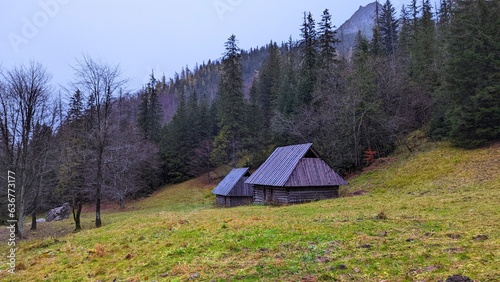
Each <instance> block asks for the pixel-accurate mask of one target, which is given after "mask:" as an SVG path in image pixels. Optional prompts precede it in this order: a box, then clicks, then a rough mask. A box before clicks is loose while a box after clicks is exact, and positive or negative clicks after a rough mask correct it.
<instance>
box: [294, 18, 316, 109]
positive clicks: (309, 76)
mask: <svg viewBox="0 0 500 282" xmlns="http://www.w3.org/2000/svg"><path fill="white" fill-rule="evenodd" d="M300 31H301V37H302V39H301V40H300V42H299V48H300V51H301V54H302V62H301V67H300V79H299V84H298V89H297V99H296V102H297V103H298V105H296V108H299V107H300V106H302V105H309V104H310V103H311V102H312V99H313V91H314V87H315V85H316V80H317V76H316V75H317V73H316V69H317V65H316V63H317V60H318V58H317V57H318V51H317V47H318V37H317V33H316V23H315V21H314V18H313V16H312V14H311V13H310V12H309V13H307V14H306V13H305V12H304V21H303V23H302V28H301V29H300Z"/></svg>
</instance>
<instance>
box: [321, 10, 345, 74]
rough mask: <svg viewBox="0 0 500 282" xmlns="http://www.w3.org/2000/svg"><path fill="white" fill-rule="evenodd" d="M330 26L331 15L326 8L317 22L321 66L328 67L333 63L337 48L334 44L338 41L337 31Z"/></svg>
mask: <svg viewBox="0 0 500 282" xmlns="http://www.w3.org/2000/svg"><path fill="white" fill-rule="evenodd" d="M334 28H335V26H332V16H331V15H330V12H329V11H328V9H325V10H324V11H323V15H322V16H321V22H320V23H319V32H318V34H319V36H318V37H319V54H320V56H319V58H320V60H321V65H322V68H329V67H330V66H331V64H332V63H334V61H335V59H336V56H337V50H336V48H335V45H336V44H338V43H339V42H340V41H339V40H338V39H337V37H336V36H337V31H336V30H334Z"/></svg>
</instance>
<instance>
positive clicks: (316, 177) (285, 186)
mask: <svg viewBox="0 0 500 282" xmlns="http://www.w3.org/2000/svg"><path fill="white" fill-rule="evenodd" d="M245 183H247V184H252V185H253V202H254V203H255V204H263V203H275V204H295V203H303V202H310V201H315V200H321V199H330V198H336V197H338V196H339V185H347V184H348V183H347V181H345V180H344V179H343V178H342V177H341V176H340V175H339V174H338V173H336V172H335V171H334V170H333V169H332V168H331V167H330V165H328V164H327V163H326V162H325V161H324V160H322V159H321V158H320V156H319V154H318V153H317V152H316V151H315V150H314V149H313V148H312V143H307V144H299V145H292V146H286V147H278V148H276V150H274V152H273V153H272V154H271V156H269V158H268V159H267V160H266V161H265V162H264V163H263V164H262V165H261V166H260V167H259V168H258V169H257V170H256V171H255V172H254V173H253V174H252V175H251V176H250V177H248V179H247V181H246V182H245Z"/></svg>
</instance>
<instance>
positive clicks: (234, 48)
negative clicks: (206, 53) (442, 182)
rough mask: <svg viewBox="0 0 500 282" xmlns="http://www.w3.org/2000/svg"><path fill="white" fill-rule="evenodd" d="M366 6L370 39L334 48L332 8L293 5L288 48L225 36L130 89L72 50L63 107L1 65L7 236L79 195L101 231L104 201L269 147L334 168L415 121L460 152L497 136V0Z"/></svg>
mask: <svg viewBox="0 0 500 282" xmlns="http://www.w3.org/2000/svg"><path fill="white" fill-rule="evenodd" d="M376 7H377V10H376V15H377V16H376V19H375V20H374V24H373V36H371V37H370V39H368V37H367V36H365V35H363V34H362V33H361V32H359V33H358V35H357V37H356V43H355V47H353V50H352V52H350V53H349V54H350V55H349V56H347V57H341V56H339V55H338V52H337V51H336V46H338V44H339V41H338V37H337V35H336V33H335V27H334V26H332V23H331V15H330V12H329V11H328V10H325V11H324V12H323V14H322V15H321V17H320V19H319V21H318V22H316V21H315V19H314V17H313V15H311V14H310V13H304V15H303V19H302V24H301V29H300V30H301V37H300V39H299V40H298V41H293V40H291V39H290V40H289V41H288V42H287V43H281V44H279V45H278V44H277V43H276V42H270V43H269V44H268V45H266V46H264V47H261V48H255V49H251V50H250V51H244V50H240V48H239V47H238V41H237V40H236V37H235V36H234V35H232V36H230V37H229V39H228V41H227V42H226V43H225V45H224V47H225V53H224V55H223V57H222V59H221V60H220V61H208V63H203V64H201V65H196V66H195V67H194V69H193V70H192V71H191V70H190V69H189V68H188V67H186V68H184V69H183V70H182V71H181V73H180V74H176V75H175V76H174V77H173V78H170V79H168V80H167V79H166V78H165V77H164V76H163V77H162V78H161V79H160V80H157V79H156V77H155V75H154V74H153V73H152V74H151V79H150V82H149V83H148V84H147V85H145V86H144V88H143V89H142V90H140V91H139V92H138V93H136V94H133V95H132V94H128V93H125V92H124V91H123V85H124V83H125V81H124V80H123V79H122V78H121V73H120V70H119V69H118V68H117V67H114V66H110V65H107V64H105V63H102V62H99V61H95V60H93V59H91V58H88V57H85V56H84V57H83V59H82V60H81V61H77V63H76V64H75V66H74V70H75V79H74V83H72V84H71V85H70V86H68V88H67V91H66V92H67V93H68V94H67V97H68V98H69V99H68V102H67V103H63V102H61V99H60V98H59V99H52V98H51V97H53V96H54V95H52V93H53V92H54V89H52V88H51V87H50V86H49V85H50V84H49V81H50V75H49V74H48V73H47V72H46V70H45V69H44V68H43V67H42V66H41V65H40V64H37V63H31V64H30V65H29V66H27V67H17V68H14V69H12V70H5V71H3V72H2V73H1V76H0V94H1V95H0V137H1V139H0V149H1V150H0V156H1V160H2V161H1V163H0V166H1V169H2V171H5V172H7V170H11V171H14V172H15V173H16V218H18V220H19V226H18V229H19V230H18V234H19V235H20V236H22V234H23V230H22V222H23V220H24V216H25V215H29V216H31V217H32V220H33V224H32V228H33V226H35V228H36V224H35V222H36V216H37V212H38V213H39V212H42V211H45V210H47V209H48V208H50V207H53V206H55V205H58V204H61V203H62V202H64V201H69V202H70V203H71V205H72V207H73V217H74V221H75V224H76V225H75V226H76V229H80V228H81V224H80V221H79V215H80V213H81V209H82V205H83V204H85V203H93V204H95V207H96V222H95V223H96V226H100V224H101V217H100V205H101V201H114V202H116V203H118V204H120V206H121V207H123V206H124V203H125V200H126V199H127V198H131V197H139V196H144V195H148V194H150V193H151V192H153V191H154V190H155V189H157V188H158V187H159V186H160V185H162V184H164V183H174V182H180V181H184V180H187V179H189V178H192V177H195V176H198V175H201V174H204V173H207V172H209V171H211V170H213V169H214V168H215V167H217V166H219V165H231V166H237V165H242V164H244V165H249V166H252V167H257V166H258V165H260V164H261V163H262V162H263V161H264V160H265V158H266V157H267V156H268V154H269V153H270V152H271V151H272V149H273V148H274V147H275V146H279V145H287V144H293V143H303V142H314V144H315V148H316V149H317V150H318V151H319V152H320V153H321V154H322V156H324V157H325V159H326V160H327V161H328V162H329V163H330V164H331V165H332V166H334V167H335V168H336V169H338V170H339V171H341V172H344V173H346V172H349V171H353V170H356V169H359V168H361V167H363V166H365V165H366V162H365V160H364V153H366V152H367V151H370V152H374V151H375V152H376V154H377V156H378V157H381V156H385V155H387V154H389V153H390V152H391V151H392V150H393V149H394V148H395V146H396V145H397V143H398V141H400V140H401V139H402V137H403V136H405V135H407V134H408V133H410V132H412V131H414V130H416V129H422V130H423V131H425V132H426V133H427V135H428V136H430V137H431V138H433V139H435V140H449V141H451V142H452V143H453V144H454V145H456V146H461V147H466V148H474V147H477V146H482V145H485V144H488V143H490V142H492V141H495V140H498V139H500V94H499V90H500V71H499V61H500V46H499V45H500V36H499V31H498V26H500V17H498V14H499V12H500V3H499V1H488V0H477V1H464V0H441V1H440V6H439V7H433V6H432V5H431V3H430V1H429V0H423V1H418V2H417V0H413V1H411V3H410V5H409V6H407V7H402V9H401V11H400V12H399V13H397V12H396V9H395V8H394V7H393V6H392V4H391V3H390V1H386V2H385V3H383V4H382V5H376ZM63 108H66V110H64V109H63ZM6 176H7V173H2V175H1V176H0V180H1V181H2V183H3V184H2V186H3V187H7V185H6V181H7V179H6ZM2 193H3V194H2V197H1V199H2V201H3V202H2V205H3V204H7V203H6V199H7V197H6V195H5V194H6V191H4V190H2ZM1 212H2V219H5V218H6V217H7V216H8V214H7V213H6V210H2V211H1Z"/></svg>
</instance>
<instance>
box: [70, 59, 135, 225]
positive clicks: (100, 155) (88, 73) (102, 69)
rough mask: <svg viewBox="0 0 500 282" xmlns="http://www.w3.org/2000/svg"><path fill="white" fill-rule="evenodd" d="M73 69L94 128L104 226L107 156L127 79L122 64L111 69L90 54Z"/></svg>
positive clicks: (98, 218) (89, 136) (96, 185)
mask: <svg viewBox="0 0 500 282" xmlns="http://www.w3.org/2000/svg"><path fill="white" fill-rule="evenodd" d="M73 69H74V71H75V74H74V76H75V83H74V86H75V88H77V89H80V90H81V91H82V93H83V95H84V96H85V97H86V98H87V103H88V112H89V113H88V114H89V120H90V123H89V124H90V126H89V128H88V131H87V139H88V141H89V144H90V149H91V150H92V152H93V153H94V159H93V169H94V173H95V180H94V181H93V186H94V191H95V194H94V196H95V206H96V219H95V225H96V227H100V226H101V224H102V222H101V199H102V191H103V188H104V185H105V183H104V170H105V153H106V150H107V147H108V145H109V127H110V118H111V112H112V104H113V101H114V99H113V98H114V96H115V94H116V92H118V91H119V90H120V89H121V88H122V87H123V86H124V84H125V83H126V80H124V79H122V78H121V71H120V68H119V66H118V65H116V66H111V65H109V64H107V63H103V62H98V61H95V60H93V59H92V58H90V57H89V56H86V55H84V56H83V58H82V59H81V60H78V61H77V62H76V65H75V66H74V67H73Z"/></svg>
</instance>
